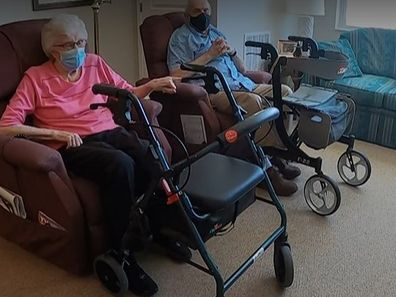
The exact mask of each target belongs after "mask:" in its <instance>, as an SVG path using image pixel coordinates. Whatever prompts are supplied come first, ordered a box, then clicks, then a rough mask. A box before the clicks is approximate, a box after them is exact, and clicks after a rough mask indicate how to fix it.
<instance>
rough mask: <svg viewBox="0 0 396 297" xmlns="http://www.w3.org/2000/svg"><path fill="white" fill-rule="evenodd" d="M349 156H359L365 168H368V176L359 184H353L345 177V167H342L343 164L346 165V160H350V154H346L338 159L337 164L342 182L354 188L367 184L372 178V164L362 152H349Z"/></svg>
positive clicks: (359, 181) (358, 182)
mask: <svg viewBox="0 0 396 297" xmlns="http://www.w3.org/2000/svg"><path fill="white" fill-rule="evenodd" d="M349 154H352V156H353V155H355V156H358V157H359V158H360V159H361V160H362V161H363V162H364V167H366V170H367V173H366V175H365V176H364V177H363V178H362V179H361V180H358V181H357V182H351V181H350V180H349V179H348V178H347V177H346V176H345V174H344V173H343V166H342V165H343V163H344V159H348V157H347V155H348V152H344V153H343V154H342V155H341V156H340V157H339V158H338V162H337V170H338V174H339V175H340V177H341V178H342V180H343V181H344V182H345V183H346V184H348V185H350V186H353V187H359V186H361V185H363V184H365V183H366V182H367V181H368V180H369V178H370V176H371V163H370V161H369V159H368V158H367V157H366V156H365V155H364V154H362V153H360V152H357V151H354V150H351V151H350V152H349Z"/></svg>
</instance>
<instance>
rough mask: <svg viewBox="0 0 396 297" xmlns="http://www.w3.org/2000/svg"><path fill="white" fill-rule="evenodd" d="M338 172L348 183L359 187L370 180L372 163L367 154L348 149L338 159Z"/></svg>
mask: <svg viewBox="0 0 396 297" xmlns="http://www.w3.org/2000/svg"><path fill="white" fill-rule="evenodd" d="M337 169H338V173H339V175H340V176H341V178H342V180H343V181H344V182H345V183H347V184H348V185H351V186H354V187H358V186H361V185H363V184H364V183H365V182H367V181H368V179H369V178H370V175H371V164H370V161H369V160H368V159H367V157H366V156H365V155H363V154H362V153H359V152H357V151H354V150H352V151H349V152H348V151H347V152H345V153H343V154H342V155H341V156H340V158H339V159H338V164H337Z"/></svg>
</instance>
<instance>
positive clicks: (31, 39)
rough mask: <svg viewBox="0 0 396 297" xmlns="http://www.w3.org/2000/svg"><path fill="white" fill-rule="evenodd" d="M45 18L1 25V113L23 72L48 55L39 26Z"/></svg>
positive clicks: (44, 21) (41, 25)
mask: <svg viewBox="0 0 396 297" xmlns="http://www.w3.org/2000/svg"><path fill="white" fill-rule="evenodd" d="M46 22H48V19H38V20H27V21H19V22H14V23H9V24H6V25H2V26H0V65H1V67H0V82H1V83H0V115H1V114H2V113H3V112H4V109H5V107H6V105H7V103H8V101H9V99H10V98H11V96H12V95H13V94H14V92H15V89H16V88H17V86H18V84H19V82H20V80H21V79H22V76H23V74H24V72H25V71H26V70H27V69H28V68H29V67H31V66H35V65H40V64H42V63H43V62H45V61H46V60H47V59H48V58H47V56H46V55H45V54H44V52H43V50H42V48H41V28H42V27H43V25H44V24H45V23H46Z"/></svg>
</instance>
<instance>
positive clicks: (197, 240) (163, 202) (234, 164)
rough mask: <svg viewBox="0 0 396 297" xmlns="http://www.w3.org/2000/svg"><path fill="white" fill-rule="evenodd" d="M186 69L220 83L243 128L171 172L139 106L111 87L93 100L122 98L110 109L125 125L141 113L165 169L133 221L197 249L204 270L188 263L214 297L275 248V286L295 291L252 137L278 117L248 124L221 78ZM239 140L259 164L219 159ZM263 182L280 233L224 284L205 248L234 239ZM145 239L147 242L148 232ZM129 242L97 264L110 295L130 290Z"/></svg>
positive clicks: (263, 114)
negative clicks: (210, 285) (233, 230)
mask: <svg viewBox="0 0 396 297" xmlns="http://www.w3.org/2000/svg"><path fill="white" fill-rule="evenodd" d="M182 67H183V69H186V70H189V71H196V72H201V73H205V74H206V75H208V76H214V75H215V76H217V77H218V78H219V80H220V82H221V83H222V85H223V88H224V90H225V92H226V93H227V95H228V98H229V100H230V104H231V106H232V108H233V110H234V114H235V117H236V118H237V119H238V121H237V123H236V124H235V125H234V126H232V127H230V128H229V129H227V131H225V132H223V133H221V134H219V135H218V136H217V139H216V140H215V141H214V142H212V143H210V144H209V145H207V146H206V147H205V148H203V149H202V150H200V151H199V152H197V153H195V154H194V155H191V156H189V157H188V158H187V159H185V160H182V161H180V162H178V163H176V164H174V165H172V166H170V165H169V163H168V162H167V159H166V158H165V157H164V153H163V150H162V148H161V145H160V144H159V142H158V140H157V137H156V136H155V133H154V131H153V128H158V127H152V126H150V124H149V122H148V120H147V117H146V114H145V113H144V110H143V109H142V106H141V103H140V102H139V100H138V98H136V97H135V96H134V95H133V94H132V93H130V92H129V91H127V90H122V89H117V88H114V87H111V86H107V85H95V86H94V88H93V91H94V93H100V94H104V95H107V96H109V97H115V98H118V100H117V101H116V103H115V104H114V101H113V103H111V99H109V101H108V103H107V104H104V106H107V107H108V106H109V105H113V108H114V106H118V108H116V110H117V112H118V114H119V115H121V117H123V116H125V117H126V122H130V121H131V117H130V109H131V107H132V106H133V107H134V108H135V109H136V110H137V112H138V115H139V117H140V119H141V120H142V121H143V125H144V127H145V129H146V130H147V133H148V139H149V141H150V149H151V152H152V155H153V157H154V159H155V160H156V162H157V163H158V164H159V167H160V168H161V172H162V173H161V176H160V177H159V179H158V180H155V181H153V182H152V183H150V184H151V187H150V188H149V189H148V190H147V191H146V192H145V194H144V195H143V196H142V197H140V198H139V199H138V201H137V203H136V205H134V207H133V208H132V210H131V217H136V213H137V214H138V215H139V216H142V215H143V214H144V213H145V214H147V215H148V217H150V218H155V221H156V224H157V225H159V226H160V227H161V232H163V234H166V235H167V236H171V237H172V238H174V239H177V240H179V241H182V242H183V243H185V244H187V245H188V246H189V247H190V248H192V249H197V250H198V252H199V253H200V255H201V257H202V259H203V261H204V263H205V266H203V265H201V264H199V263H196V262H193V261H191V260H188V261H187V263H189V264H191V265H193V266H194V267H196V268H198V269H200V270H201V271H203V272H205V273H207V274H209V275H211V276H213V278H214V280H215V282H216V294H215V296H216V297H222V296H224V294H225V292H226V291H227V290H228V289H229V288H230V287H231V286H232V285H233V284H234V283H235V282H236V280H237V279H239V277H240V276H242V275H243V273H244V272H245V271H246V270H247V269H248V268H249V267H250V266H251V265H252V264H253V263H254V262H256V260H257V258H258V257H260V256H261V255H262V254H263V253H264V252H265V251H266V250H268V249H269V248H270V247H271V245H274V256H273V259H274V268H275V275H276V279H277V280H278V282H279V284H280V286H281V287H289V286H290V285H291V284H292V283H293V279H294V268H293V260H292V255H291V249H290V245H289V243H288V242H287V232H286V214H285V211H284V209H283V207H282V205H281V204H280V202H279V200H278V198H277V196H276V194H275V192H274V189H273V187H272V185H271V182H270V180H269V178H268V176H267V173H266V169H267V167H266V164H268V160H267V157H266V156H265V155H264V153H263V151H262V149H261V148H260V147H258V146H256V145H255V143H254V141H253V137H252V135H251V133H252V132H254V131H255V130H256V129H258V128H259V127H260V126H261V125H262V124H263V123H265V122H269V121H272V120H274V119H275V118H277V117H278V116H279V111H278V110H277V109H276V108H274V107H271V108H268V109H266V110H263V111H260V112H258V113H256V114H254V115H252V116H250V117H249V118H247V119H244V117H243V115H242V113H241V111H240V109H239V106H238V105H237V103H236V101H235V98H234V96H233V95H232V93H231V90H230V88H229V87H228V85H227V83H226V81H225V79H224V77H223V75H222V74H221V73H220V72H219V71H218V70H216V69H215V68H213V67H205V66H197V65H183V66H182ZM102 105H103V104H102ZM120 106H121V108H119V107H120ZM92 107H93V108H97V107H98V106H97V105H95V106H92ZM115 116H117V114H115ZM238 140H244V141H246V142H247V143H248V146H249V149H250V150H251V151H252V154H253V155H254V162H247V161H244V160H242V159H237V158H235V157H230V156H225V155H223V154H219V153H217V152H220V151H222V150H224V149H225V148H227V147H229V146H231V145H232V144H234V143H235V142H238ZM180 180H184V185H183V186H179V181H180ZM262 181H265V184H266V185H267V188H268V191H269V194H270V197H271V200H270V201H269V202H270V203H271V204H272V205H274V206H275V207H276V209H277V210H278V212H279V215H280V218H281V222H280V225H279V227H277V228H276V229H275V230H274V231H273V232H272V234H271V235H270V236H269V237H268V238H266V239H265V240H264V241H263V242H262V243H261V244H260V245H259V246H258V247H257V249H256V250H255V251H253V252H252V254H251V256H250V257H248V258H247V259H246V260H245V261H244V262H243V263H242V265H241V266H240V267H239V268H238V269H237V270H236V271H235V272H234V273H232V275H231V276H230V277H228V278H227V279H224V278H223V276H222V275H221V273H220V271H219V268H218V266H217V265H216V263H215V262H214V260H213V258H212V256H211V255H210V254H209V252H208V250H207V248H206V245H205V242H206V241H207V240H208V239H210V238H211V237H213V236H216V235H221V234H222V233H226V231H229V227H230V225H233V224H234V222H235V220H236V218H237V216H238V215H239V214H240V213H241V212H243V211H244V210H245V209H246V208H247V207H249V206H250V205H251V204H252V203H253V202H255V201H256V195H255V190H256V186H257V185H258V184H259V183H260V182H262ZM131 224H132V223H131ZM131 229H133V228H131ZM127 233H128V232H127ZM141 233H144V234H148V233H149V232H141ZM128 236H129V235H128V234H126V235H125V236H124V239H123V242H122V247H121V249H120V250H118V251H114V250H112V251H109V252H108V253H106V254H104V255H101V256H99V257H98V258H96V259H95V261H94V270H95V274H96V275H97V277H98V278H99V279H100V281H101V282H102V283H103V285H104V286H105V287H106V288H108V289H109V290H111V291H112V292H115V293H122V292H125V291H126V290H127V289H128V279H127V278H126V275H125V272H124V271H123V269H122V267H123V265H124V263H125V261H126V258H127V256H128V253H129V252H128V246H127V243H128ZM192 295H193V294H191V295H189V296H192Z"/></svg>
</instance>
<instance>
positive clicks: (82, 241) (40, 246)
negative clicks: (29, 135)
mask: <svg viewBox="0 0 396 297" xmlns="http://www.w3.org/2000/svg"><path fill="white" fill-rule="evenodd" d="M47 21H48V20H27V21H19V22H15V23H10V24H5V25H2V26H0V65H1V67H0V82H1V83H0V115H1V114H2V113H3V112H4V109H5V107H6V105H7V103H8V101H9V99H10V98H11V96H12V95H13V93H14V91H15V89H16V87H17V85H18V83H19V81H20V80H21V78H22V76H23V73H24V72H25V70H26V69H28V68H29V67H30V66H33V65H39V64H41V63H43V62H44V61H46V60H47V57H46V56H45V55H44V53H43V51H42V49H41V40H40V35H41V34H40V32H41V28H42V26H43V24H44V23H45V22H47ZM143 104H144V107H145V110H146V112H147V114H148V118H149V119H150V120H151V122H152V123H153V124H156V125H158V123H157V121H156V115H158V114H159V112H160V111H161V105H160V104H159V103H157V102H153V101H150V100H144V102H143ZM157 134H158V136H159V138H160V141H161V143H162V145H163V147H164V149H165V152H166V154H167V156H168V158H170V156H171V149H170V146H169V143H168V142H167V140H166V138H165V137H164V135H163V133H162V132H160V131H159V132H157ZM0 187H2V188H5V189H7V190H10V191H12V192H14V193H16V194H18V195H20V196H21V197H22V198H23V202H24V205H25V209H26V214H27V217H26V219H22V218H20V217H18V216H16V215H14V214H11V213H9V212H7V211H6V210H4V208H3V207H1V206H0V236H2V237H4V238H6V239H8V240H10V241H12V242H15V243H17V244H19V245H21V246H22V247H23V248H25V249H27V250H29V251H31V252H33V253H35V254H37V255H38V256H40V257H42V258H45V259H47V260H49V261H50V262H52V263H54V264H56V265H58V266H60V267H62V268H64V269H65V270H68V271H70V272H73V273H77V274H80V273H84V272H87V271H89V270H90V268H91V266H92V265H91V263H92V259H93V258H94V257H95V256H97V255H99V254H101V253H103V252H104V251H106V250H107V248H108V244H107V241H106V236H105V225H104V219H103V214H102V208H101V202H100V198H99V191H98V188H97V187H96V186H95V185H94V184H93V183H91V182H89V181H87V180H84V179H82V178H78V177H73V176H70V175H69V174H68V173H67V171H66V169H65V166H64V164H63V161H62V158H61V155H60V154H59V153H58V152H57V151H56V150H54V149H51V148H49V147H47V146H44V145H42V144H40V143H37V142H33V141H30V140H27V139H22V138H14V137H8V136H4V135H0Z"/></svg>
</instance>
